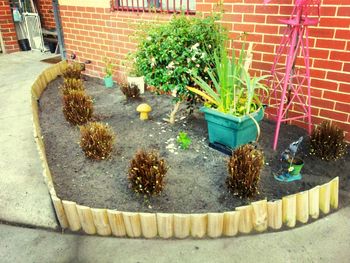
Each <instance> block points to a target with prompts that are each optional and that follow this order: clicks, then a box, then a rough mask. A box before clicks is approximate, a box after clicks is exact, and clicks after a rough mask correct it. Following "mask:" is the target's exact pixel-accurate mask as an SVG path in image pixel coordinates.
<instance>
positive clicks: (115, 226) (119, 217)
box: [107, 210, 126, 237]
mask: <svg viewBox="0 0 350 263" xmlns="http://www.w3.org/2000/svg"><path fill="white" fill-rule="evenodd" d="M107 215H108V221H109V224H110V226H111V230H112V233H113V235H115V236H117V237H123V236H125V235H126V230H125V225H124V219H123V213H122V212H119V211H115V210H107Z"/></svg>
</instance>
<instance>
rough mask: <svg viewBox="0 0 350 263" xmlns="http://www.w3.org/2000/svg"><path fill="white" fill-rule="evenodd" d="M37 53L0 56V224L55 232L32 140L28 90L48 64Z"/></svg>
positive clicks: (53, 220) (40, 54)
mask: <svg viewBox="0 0 350 263" xmlns="http://www.w3.org/2000/svg"><path fill="white" fill-rule="evenodd" d="M48 57H52V55H51V54H43V53H40V52H35V51H31V52H18V53H13V54H9V55H0V65H1V66H0V79H1V82H0V112H1V113H2V114H1V117H0V143H1V151H0V171H1V172H0V220H5V221H9V222H16V223H20V224H27V225H33V226H39V227H46V228H57V227H58V225H57V220H56V217H55V214H54V211H53V207H52V204H51V199H50V196H49V193H48V189H47V186H46V184H45V182H44V177H43V176H42V167H41V163H40V159H39V154H38V152H37V149H36V145H35V140H34V137H33V124H32V114H31V104H30V87H31V84H32V83H33V82H34V81H35V79H36V77H37V76H38V74H40V73H41V72H42V71H43V70H44V69H45V68H47V67H49V66H50V64H47V63H43V62H40V60H42V59H45V58H48Z"/></svg>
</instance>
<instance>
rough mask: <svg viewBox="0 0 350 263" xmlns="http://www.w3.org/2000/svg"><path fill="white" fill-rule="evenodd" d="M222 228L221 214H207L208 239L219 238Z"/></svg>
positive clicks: (222, 216) (222, 215) (222, 218)
mask: <svg viewBox="0 0 350 263" xmlns="http://www.w3.org/2000/svg"><path fill="white" fill-rule="evenodd" d="M223 228H224V214H223V213H208V229H207V233H208V236H209V237H213V238H215V237H219V236H221V235H222V231H223Z"/></svg>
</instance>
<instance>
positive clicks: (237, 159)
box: [226, 144, 264, 198]
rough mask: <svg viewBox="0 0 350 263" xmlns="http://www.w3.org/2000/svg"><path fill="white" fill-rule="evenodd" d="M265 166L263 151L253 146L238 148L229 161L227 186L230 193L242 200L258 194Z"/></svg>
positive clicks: (247, 145)
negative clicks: (261, 174) (262, 170)
mask: <svg viewBox="0 0 350 263" xmlns="http://www.w3.org/2000/svg"><path fill="white" fill-rule="evenodd" d="M263 165H264V156H263V153H262V151H260V150H258V149H256V148H255V147H254V146H253V145H251V144H245V145H242V146H240V147H238V148H237V149H236V150H235V151H234V152H233V153H232V156H231V158H230V159H229V161H228V173H229V175H228V177H227V178H226V184H227V186H228V189H229V191H230V192H232V193H233V194H234V195H238V196H239V197H241V198H245V197H248V198H249V197H253V196H254V195H255V194H257V193H258V183H259V181H260V171H261V169H262V167H263Z"/></svg>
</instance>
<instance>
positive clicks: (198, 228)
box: [191, 214, 208, 238]
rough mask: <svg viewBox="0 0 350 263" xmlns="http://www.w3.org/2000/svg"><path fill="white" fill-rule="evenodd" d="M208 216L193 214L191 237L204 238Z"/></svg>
mask: <svg viewBox="0 0 350 263" xmlns="http://www.w3.org/2000/svg"><path fill="white" fill-rule="evenodd" d="M207 223H208V215H207V214H191V235H192V237H196V238H201V237H204V236H205V234H206V232H207Z"/></svg>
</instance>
